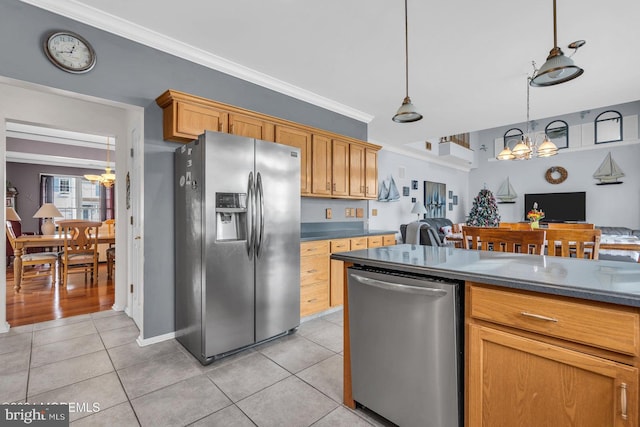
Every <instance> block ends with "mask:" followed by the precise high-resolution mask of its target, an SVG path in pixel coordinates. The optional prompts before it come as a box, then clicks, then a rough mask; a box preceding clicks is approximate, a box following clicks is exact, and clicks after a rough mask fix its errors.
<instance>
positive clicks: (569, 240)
mask: <svg viewBox="0 0 640 427" xmlns="http://www.w3.org/2000/svg"><path fill="white" fill-rule="evenodd" d="M601 233H602V231H601V230H570V229H556V230H554V229H551V230H547V255H549V256H562V257H573V258H585V259H598V253H599V251H600V237H601Z"/></svg>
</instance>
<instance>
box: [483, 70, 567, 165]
mask: <svg viewBox="0 0 640 427" xmlns="http://www.w3.org/2000/svg"><path fill="white" fill-rule="evenodd" d="M530 85H531V77H529V76H527V133H525V134H524V135H522V140H521V141H520V142H518V143H517V144H516V146H515V147H513V150H511V149H510V148H509V146H508V145H507V146H505V147H504V149H503V150H502V151H501V152H500V153H499V154H498V155H497V156H496V158H497V159H498V160H529V159H531V158H533V156H534V154H535V156H536V157H551V156H555V155H556V154H558V147H556V144H554V143H553V142H552V141H551V140H550V139H549V137H548V136H547V135H546V134H545V136H544V140H543V141H542V143H541V144H540V145H538V144H536V143H535V136H534V138H533V140H532V139H531V136H530V130H529V124H530V121H529V86H530Z"/></svg>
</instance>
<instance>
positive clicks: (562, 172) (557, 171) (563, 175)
mask: <svg viewBox="0 0 640 427" xmlns="http://www.w3.org/2000/svg"><path fill="white" fill-rule="evenodd" d="M568 175H569V173H568V172H567V170H566V169H565V168H563V167H562V166H551V167H550V168H549V169H547V172H546V173H545V174H544V178H545V179H546V180H547V182H548V183H549V184H560V183H562V182H564V180H565V179H567V176H568Z"/></svg>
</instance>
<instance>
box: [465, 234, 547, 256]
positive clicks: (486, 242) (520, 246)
mask: <svg viewBox="0 0 640 427" xmlns="http://www.w3.org/2000/svg"><path fill="white" fill-rule="evenodd" d="M466 228H467V227H465V229H463V233H464V232H465V230H466ZM469 235H470V237H471V238H470V239H465V242H466V243H467V244H468V246H469V247H467V249H477V250H485V251H487V250H490V251H494V252H513V253H525V254H533V255H542V254H544V246H545V245H544V241H545V231H544V230H508V229H504V228H495V227H490V228H488V227H479V228H477V229H476V230H471V233H469Z"/></svg>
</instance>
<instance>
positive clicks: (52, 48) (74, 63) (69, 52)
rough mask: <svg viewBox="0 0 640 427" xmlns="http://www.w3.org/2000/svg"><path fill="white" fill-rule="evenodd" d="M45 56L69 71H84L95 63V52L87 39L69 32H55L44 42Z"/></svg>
mask: <svg viewBox="0 0 640 427" xmlns="http://www.w3.org/2000/svg"><path fill="white" fill-rule="evenodd" d="M44 51H45V53H46V54H47V58H49V60H50V61H51V62H53V64H54V65H55V66H57V67H58V68H61V69H63V70H64V71H68V72H70V73H86V72H87V71H89V70H91V69H92V68H93V66H94V65H95V64H96V54H95V51H94V50H93V47H91V45H90V44H89V42H88V41H86V40H85V39H83V38H82V37H80V36H79V35H77V34H74V33H71V32H68V31H67V32H63V31H61V32H56V33H53V34H51V35H49V37H47V39H46V40H45V42H44Z"/></svg>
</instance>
